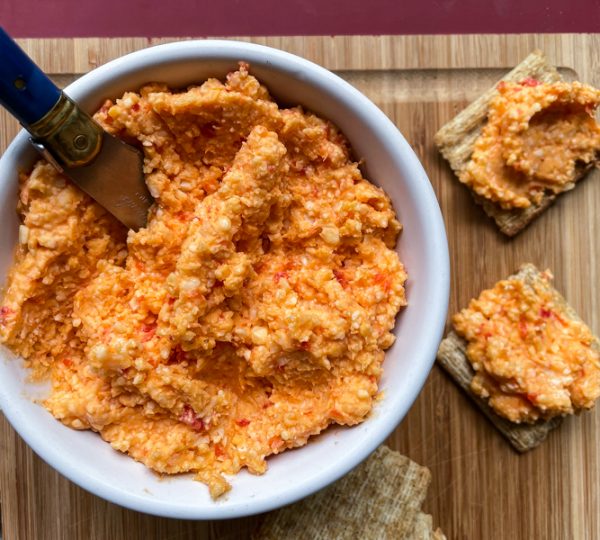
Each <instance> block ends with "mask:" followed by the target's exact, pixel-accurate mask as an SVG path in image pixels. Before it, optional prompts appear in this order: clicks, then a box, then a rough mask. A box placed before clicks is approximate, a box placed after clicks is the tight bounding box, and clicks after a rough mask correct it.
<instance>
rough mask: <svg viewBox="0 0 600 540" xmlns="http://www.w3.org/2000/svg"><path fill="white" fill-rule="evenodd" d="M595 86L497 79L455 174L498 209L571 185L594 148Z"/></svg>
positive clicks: (597, 134) (599, 137)
mask: <svg viewBox="0 0 600 540" xmlns="http://www.w3.org/2000/svg"><path fill="white" fill-rule="evenodd" d="M599 103H600V91H599V90H596V89H594V88H592V87H590V86H587V85H584V84H581V83H579V82H573V83H566V82H556V83H540V82H538V81H537V80H535V79H525V80H523V81H521V82H520V83H513V82H501V83H500V84H499V85H498V93H497V95H496V96H495V97H494V98H493V99H492V100H491V102H490V105H489V111H488V121H487V123H486V125H485V126H484V127H483V130H482V132H481V135H480V136H479V138H478V139H477V140H476V141H475V144H474V148H473V153H472V155H471V160H470V161H469V164H468V165H467V167H466V168H465V169H464V171H462V172H461V173H460V174H459V179H460V181H461V182H463V183H464V184H467V185H468V186H470V187H471V188H472V189H473V190H474V191H475V193H477V194H478V195H479V196H481V197H484V198H486V199H489V200H491V201H494V202H495V203H497V204H499V205H500V206H501V207H502V208H504V209H511V208H527V207H529V206H531V205H532V204H538V203H539V202H540V201H541V199H542V197H543V196H544V194H545V193H554V194H555V193H560V192H561V191H565V190H567V189H570V188H572V187H573V184H574V182H575V181H576V180H577V178H578V176H579V174H578V173H579V171H578V166H581V165H583V166H585V165H587V164H589V163H592V162H594V161H595V160H596V159H597V158H598V152H600V126H599V125H598V123H597V122H596V120H595V118H594V113H595V110H596V107H597V106H598V104H599Z"/></svg>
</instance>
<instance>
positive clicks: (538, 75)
mask: <svg viewBox="0 0 600 540" xmlns="http://www.w3.org/2000/svg"><path fill="white" fill-rule="evenodd" d="M526 77H533V78H535V79H537V80H539V81H542V82H546V83H552V82H558V81H562V80H563V78H562V77H561V75H560V74H559V73H558V71H557V70H556V68H555V67H554V66H551V65H549V64H548V62H547V60H546V57H545V56H544V54H543V53H542V52H541V51H539V50H536V51H534V52H532V53H531V54H530V55H529V56H528V57H527V58H525V60H523V62H521V63H520V64H519V65H518V66H517V67H516V68H514V69H513V70H512V71H511V72H510V73H508V74H507V75H505V76H504V77H503V78H502V79H501V80H502V81H514V82H517V81H520V80H523V79H524V78H526ZM498 82H500V81H498ZM497 84H498V83H496V84H495V85H494V86H493V87H492V88H490V89H489V90H488V91H487V92H485V93H484V94H482V95H481V96H480V97H479V98H478V99H476V100H475V101H474V102H473V103H471V105H469V106H468V107H467V108H466V109H464V110H463V111H462V112H461V113H459V114H458V115H457V116H455V117H454V118H453V119H452V120H450V122H448V123H447V124H445V125H444V126H443V127H442V128H441V129H440V130H439V131H438V132H437V133H436V135H435V138H434V141H435V144H436V146H437V147H438V149H439V151H440V153H441V154H442V156H444V158H446V160H447V161H448V163H449V164H450V167H451V168H452V170H453V171H454V173H455V174H456V176H457V177H458V175H459V174H460V173H461V172H462V171H463V170H464V169H465V168H466V167H467V165H468V163H469V161H470V159H471V154H472V153H473V146H474V144H475V141H476V140H477V138H478V137H479V135H480V134H481V131H482V129H483V127H484V126H485V124H486V123H487V113H488V107H489V103H490V101H491V99H492V98H493V97H494V96H495V95H496V94H497V93H498V91H497V90H496V86H497ZM593 166H594V163H593V162H592V163H590V164H587V165H582V166H579V168H578V171H577V176H576V179H575V182H576V181H577V180H579V179H580V178H582V177H583V176H584V175H585V173H586V172H587V171H588V170H589V169H590V168H591V167H593ZM574 186H575V183H573V184H571V185H570V186H569V188H568V189H572V188H573V187H574ZM568 189H565V191H568ZM471 193H472V195H473V198H474V199H475V202H477V203H478V204H480V205H481V206H482V207H483V210H484V211H485V213H486V214H487V215H488V216H489V217H491V218H492V219H493V220H494V221H495V222H496V225H497V226H498V228H499V229H500V230H501V231H502V232H503V233H504V234H506V235H507V236H514V235H515V234H517V233H518V232H519V231H521V230H523V229H524V228H525V227H526V226H527V225H528V224H529V223H530V222H531V221H532V220H533V219H534V218H535V217H536V216H538V215H539V214H541V213H542V212H543V211H544V210H545V209H546V208H548V206H550V205H551V204H552V203H553V202H554V200H555V199H556V197H557V195H554V194H551V193H546V194H545V195H544V197H543V198H542V200H541V201H540V202H539V203H538V204H535V205H531V206H530V207H528V208H521V209H520V208H515V209H510V210H505V209H503V208H502V207H501V206H500V205H498V204H495V203H494V202H492V201H490V200H488V199H486V198H484V197H480V196H479V195H477V194H476V193H475V192H474V191H471Z"/></svg>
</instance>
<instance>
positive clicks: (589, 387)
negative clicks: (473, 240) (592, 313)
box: [452, 274, 600, 423]
mask: <svg viewBox="0 0 600 540" xmlns="http://www.w3.org/2000/svg"><path fill="white" fill-rule="evenodd" d="M543 279H544V280H545V281H546V283H543V282H542V283H539V284H534V285H529V284H525V283H524V282H523V281H522V280H518V279H508V280H505V281H500V282H499V283H497V284H496V285H495V286H494V288H492V289H489V290H485V291H483V292H482V293H481V295H480V296H479V298H477V299H475V300H472V301H471V302H470V304H469V307H468V308H466V309H463V310H462V311H461V312H459V313H457V314H456V315H454V317H453V320H452V322H453V325H454V328H455V330H456V332H457V333H458V334H460V335H461V336H462V337H464V338H465V339H466V340H467V341H468V347H467V357H468V359H469V361H470V362H471V364H472V366H473V369H474V370H475V376H474V378H473V381H472V384H471V389H472V390H473V392H474V393H475V394H476V395H478V396H480V397H482V398H484V399H486V400H488V403H489V405H490V406H491V407H492V408H493V409H494V411H495V412H496V413H497V414H499V415H500V416H503V417H505V418H507V419H508V420H510V421H512V422H517V423H519V422H530V423H531V422H535V421H536V420H538V419H549V418H552V417H554V416H561V415H566V414H571V413H574V412H578V411H580V410H581V409H589V408H591V407H592V406H593V405H594V401H595V400H596V399H597V398H598V397H599V396H600V357H599V354H598V348H597V345H596V344H595V343H594V339H595V338H594V336H593V335H592V333H591V331H590V329H589V328H588V327H587V326H586V325H585V324H583V323H582V322H580V321H578V320H575V319H573V318H571V317H569V316H568V315H567V314H566V313H565V312H564V309H563V308H562V307H561V305H560V304H558V303H557V302H556V300H555V298H556V297H555V295H553V294H552V292H551V291H552V289H551V288H550V286H549V284H548V283H547V281H548V280H549V279H550V276H548V275H547V274H546V275H545V276H544V278H543Z"/></svg>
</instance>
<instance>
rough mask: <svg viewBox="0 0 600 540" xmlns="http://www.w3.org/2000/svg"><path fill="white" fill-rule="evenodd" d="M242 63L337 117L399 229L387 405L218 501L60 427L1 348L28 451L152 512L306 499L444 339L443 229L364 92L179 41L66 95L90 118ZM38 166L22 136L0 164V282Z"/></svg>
mask: <svg viewBox="0 0 600 540" xmlns="http://www.w3.org/2000/svg"><path fill="white" fill-rule="evenodd" d="M239 60H244V61H247V62H249V63H250V65H251V71H252V73H253V74H254V75H256V76H257V77H258V79H259V80H261V81H262V82H263V83H265V84H266V85H267V87H268V88H269V90H270V91H271V92H272V94H273V96H274V97H275V98H276V99H277V100H278V101H279V102H280V103H282V104H302V105H304V106H305V107H306V108H307V109H310V110H312V111H314V112H316V113H317V114H319V115H321V116H323V117H326V118H328V119H330V120H331V121H333V122H334V123H335V124H336V125H337V126H339V128H340V129H341V130H342V132H343V133H344V134H345V135H346V136H347V137H348V139H349V140H350V143H351V144H352V147H353V148H354V152H355V154H356V156H357V157H359V158H363V159H364V160H365V169H366V173H367V177H368V178H369V179H370V180H371V181H373V182H374V183H375V184H378V185H380V186H381V187H382V188H383V189H384V190H385V191H386V192H387V193H388V195H389V196H390V197H391V199H392V201H393V203H394V207H395V209H396V211H397V213H398V215H399V218H400V221H401V222H402V224H403V225H404V230H403V232H402V235H401V237H400V241H399V244H398V248H397V249H398V252H399V254H400V259H401V260H402V262H403V263H404V264H405V265H406V268H407V271H408V275H409V280H408V283H407V296H408V307H406V308H405V309H404V310H403V311H402V313H401V315H400V316H399V318H398V321H397V325H396V329H395V334H396V338H397V339H396V343H395V345H394V346H393V347H392V348H391V349H390V350H389V351H388V352H387V355H386V359H385V362H384V375H383V379H382V381H381V390H383V391H384V392H385V397H384V399H383V400H382V401H381V402H380V403H378V404H377V405H376V407H375V409H374V411H373V412H372V414H371V415H370V417H369V418H368V419H367V420H366V421H365V422H364V423H362V424H360V425H358V426H355V427H352V428H339V427H338V428H332V429H328V430H327V431H326V432H325V433H324V434H322V435H321V436H319V437H317V438H314V439H313V440H311V441H310V442H309V444H308V445H307V446H305V447H303V448H300V449H297V450H293V451H287V452H285V453H283V454H281V455H279V456H276V457H273V458H271V459H269V470H268V471H267V473H266V474H264V475H263V476H253V475H251V474H249V473H247V472H246V471H242V472H241V473H240V474H238V475H237V476H235V477H233V478H232V479H231V483H232V484H233V489H232V491H231V492H229V494H227V495H226V496H225V497H224V498H223V499H222V500H219V501H217V502H214V501H212V500H211V499H210V497H209V495H208V490H207V488H206V487H205V486H204V485H203V484H201V483H199V482H195V481H193V479H192V477H191V476H190V475H185V476H178V477H172V478H168V479H160V478H158V477H157V476H156V475H155V474H153V473H152V472H151V471H150V470H149V469H147V468H146V467H145V466H143V465H141V464H139V463H136V462H135V461H134V460H133V459H131V458H129V457H127V456H126V455H124V454H121V453H119V452H116V451H115V450H113V449H112V448H111V447H110V446H109V445H108V444H107V443H105V442H103V441H102V440H101V439H100V437H99V436H98V435H96V434H94V433H92V432H89V431H88V432H78V431H75V430H71V429H69V428H67V427H65V426H63V425H62V424H61V423H60V422H58V421H57V420H55V419H54V418H53V417H52V416H51V415H50V414H49V413H48V412H47V411H46V410H45V409H44V408H43V407H41V406H40V405H38V404H36V403H34V401H33V399H32V398H34V397H38V396H40V394H43V393H44V392H46V391H47V388H44V387H43V386H42V387H37V386H34V385H32V384H30V383H28V382H27V381H26V377H27V373H26V371H25V370H24V368H23V366H22V362H21V361H20V360H19V359H14V358H13V357H12V356H11V355H10V353H9V352H8V351H7V350H6V349H2V350H0V359H1V360H2V361H0V407H1V408H2V410H3V412H4V414H5V415H6V417H7V418H8V420H9V421H10V423H11V424H12V425H13V427H14V428H15V429H16V430H17V431H18V432H19V434H20V435H21V437H23V439H25V441H26V442H27V444H29V446H31V448H33V450H34V451H35V452H36V453H37V454H38V455H39V456H40V457H41V458H42V459H44V460H45V461H46V462H47V463H48V464H50V465H51V466H52V467H54V468H55V469H57V470H58V471H59V472H61V473H62V474H64V475H65V476H66V477H67V478H69V479H70V480H72V481H73V482H75V483H76V484H78V485H80V486H81V487H83V488H85V489H87V490H89V491H91V492H92V493H94V494H96V495H98V496H100V497H103V498H105V499H108V500H109V501H112V502H114V503H117V504H120V505H123V506H126V507H128V508H132V509H135V510H139V511H141V512H146V513H150V514H156V515H160V516H167V517H173V518H188V519H219V518H234V517H239V516H244V515H250V514H256V513H259V512H265V511H268V510H272V509H274V508H277V507H280V506H283V505H286V504H289V503H291V502H293V501H296V500H298V499H300V498H302V497H305V496H307V495H310V494H311V493H314V492H315V491H317V490H319V489H321V488H323V487H325V486H326V485H328V484H329V483H331V482H333V481H335V480H337V479H338V478H340V477H341V476H343V475H344V474H346V473H347V472H348V471H350V470H351V469H352V468H353V467H355V466H356V465H358V464H359V463H360V462H361V461H362V460H363V459H365V458H366V457H367V456H368V455H369V454H370V453H371V452H372V451H373V450H375V448H376V447H377V446H378V445H379V444H381V443H382V442H383V441H384V440H385V438H386V437H387V436H388V435H389V434H390V433H391V432H392V431H393V430H394V429H395V427H396V426H397V425H398V424H399V423H400V421H401V420H402V418H403V417H404V416H405V415H406V413H407V412H408V410H409V409H410V407H411V405H412V404H413V402H414V401H415V399H416V397H417V395H418V394H419V392H420V390H421V388H422V386H423V384H424V383H425V379H426V378H427V375H428V373H429V371H430V369H431V366H432V364H433V361H434V358H435V353H436V350H437V347H438V344H439V342H440V339H441V336H442V332H443V328H444V322H445V318H446V311H447V305H448V294H449V273H450V271H449V262H448V246H447V242H446V233H445V230H444V224H443V220H442V216H441V213H440V209H439V206H438V203H437V200H436V198H435V195H434V192H433V189H432V188H431V184H430V183H429V180H428V178H427V176H426V174H425V171H424V170H423V168H422V167H421V164H420V163H419V161H418V159H417V157H416V156H415V154H414V152H413V151H412V149H411V148H410V146H409V145H408V144H407V142H406V141H405V139H404V137H402V135H401V134H400V132H399V131H398V130H397V129H396V127H395V126H394V124H393V123H392V122H391V121H390V120H389V119H388V118H387V117H386V116H385V115H384V114H383V113H382V112H381V111H380V110H379V109H378V108H377V107H376V106H375V105H374V104H373V103H372V102H371V101H369V100H368V99H367V98H366V97H365V96H364V95H362V94H361V93H360V92H359V91H358V90H356V89H355V88H353V87H352V86H351V85H349V84H348V83H346V82H345V81H343V80H342V79H340V78H339V77H337V76H336V75H334V74H333V73H331V72H329V71H327V70H326V69H324V68H322V67H320V66H318V65H316V64H313V63H311V62H309V61H307V60H304V59H302V58H299V57H298V56H294V55H291V54H288V53H285V52H282V51H279V50H275V49H271V48H268V47H263V46H259V45H252V44H249V43H242V42H234V41H186V42H180V43H171V44H168V45H160V46H158V47H152V48H149V49H145V50H142V51H139V52H135V53H133V54H129V55H127V56H124V57H122V58H119V59H117V60H114V61H112V62H109V63H108V64H106V65H104V66H101V67H99V68H97V69H95V70H94V71H92V72H90V73H88V74H87V75H84V76H83V77H81V79H79V80H78V81H76V82H74V83H73V84H71V85H69V86H68V87H67V88H66V92H67V93H68V94H69V95H70V96H71V97H73V98H74V99H75V100H77V102H78V103H79V104H81V106H82V107H83V108H85V109H86V110H88V111H90V112H91V111H94V110H96V109H97V108H98V107H99V106H100V105H101V103H102V101H103V100H104V99H105V98H108V97H112V98H115V97H118V96H120V95H122V94H123V92H125V91H126V90H132V89H137V88H139V87H140V86H141V85H142V84H143V83H146V82H151V81H162V82H166V83H168V84H169V85H171V86H174V87H182V86H185V85H187V84H190V83H197V82H201V81H203V80H205V79H206V78H207V77H211V76H216V77H223V76H224V75H225V74H226V73H227V72H229V71H231V70H233V69H235V68H236V66H237V62H238V61H239ZM36 159H37V155H36V153H35V151H34V150H33V149H32V148H31V147H30V146H29V144H28V136H27V134H26V133H25V132H21V133H20V134H19V135H18V136H17V137H16V139H15V140H14V141H13V143H12V144H11V145H10V147H9V148H8V150H7V151H6V153H5V154H4V155H3V156H2V159H1V160H0V216H2V218H1V219H2V221H1V223H2V225H1V227H0V286H1V285H2V284H3V283H4V282H5V280H6V274H7V270H8V268H9V266H10V264H11V260H12V255H13V251H14V246H15V244H16V241H17V229H18V222H17V218H16V215H15V206H16V201H17V171H18V170H23V169H26V168H27V167H30V166H31V165H32V164H33V162H34V161H35V160H36Z"/></svg>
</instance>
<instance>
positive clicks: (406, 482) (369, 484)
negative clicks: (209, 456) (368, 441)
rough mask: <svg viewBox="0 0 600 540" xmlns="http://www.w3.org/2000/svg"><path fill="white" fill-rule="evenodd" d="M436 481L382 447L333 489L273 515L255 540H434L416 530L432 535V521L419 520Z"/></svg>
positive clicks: (323, 491) (256, 534)
mask: <svg viewBox="0 0 600 540" xmlns="http://www.w3.org/2000/svg"><path fill="white" fill-rule="evenodd" d="M430 480H431V475H430V473H429V469H427V468H426V467H421V466H420V465H417V464H416V463H414V462H413V461H411V460H410V459H408V458H407V457H405V456H403V455H401V454H400V453H399V452H395V451H393V450H390V449H389V448H387V447H386V446H381V447H379V448H378V449H377V450H376V451H375V452H374V453H373V454H372V455H371V456H370V457H369V458H368V459H367V460H366V461H365V462H364V463H362V464H361V465H359V466H358V467H356V469H354V470H353V471H352V472H350V473H349V474H347V475H346V476H345V477H344V478H342V479H341V480H338V481H337V482H336V483H335V484H333V485H332V486H330V487H328V488H326V489H324V490H322V491H320V492H319V493H317V494H316V495H312V496H311V497H308V498H306V499H304V500H302V501H300V502H297V503H295V504H293V505H290V506H287V507H285V508H282V509H280V510H278V511H276V512H273V513H271V514H269V515H268V516H267V517H266V519H265V521H264V522H263V523H262V525H261V526H260V528H259V529H258V531H257V532H256V533H255V535H254V536H253V538H254V539H255V540H288V539H289V540H292V539H293V540H329V539H331V538H335V539H336V540H354V539H355V538H360V539H361V540H376V539H381V538H397V539H398V540H400V539H407V540H408V539H411V540H412V539H413V538H414V539H416V538H428V537H427V536H424V537H423V536H421V537H419V536H415V533H414V531H415V528H416V527H420V528H419V531H421V530H425V531H429V530H431V527H429V528H427V525H429V523H430V522H429V520H427V518H424V517H421V516H420V515H419V514H420V508H421V504H422V503H423V499H424V498H425V494H426V492H427V487H428V486H429V482H430ZM423 521H425V523H423ZM432 534H434V533H433V532H432ZM432 538H436V536H432ZM437 538H440V539H442V538H443V536H439V535H438V536H437Z"/></svg>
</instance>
